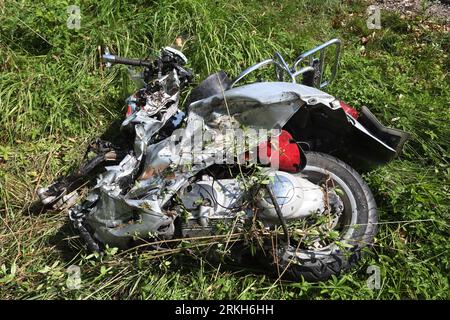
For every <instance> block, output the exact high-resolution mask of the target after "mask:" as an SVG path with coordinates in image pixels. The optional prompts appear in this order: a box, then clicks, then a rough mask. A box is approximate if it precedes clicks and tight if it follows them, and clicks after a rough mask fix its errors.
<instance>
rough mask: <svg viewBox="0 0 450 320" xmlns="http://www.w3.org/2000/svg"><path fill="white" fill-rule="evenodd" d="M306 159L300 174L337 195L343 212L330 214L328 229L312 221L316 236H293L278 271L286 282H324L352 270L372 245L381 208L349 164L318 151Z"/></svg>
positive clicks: (280, 253)
mask: <svg viewBox="0 0 450 320" xmlns="http://www.w3.org/2000/svg"><path fill="white" fill-rule="evenodd" d="M306 159H307V165H306V167H305V168H304V169H303V171H302V172H301V173H299V174H298V175H299V176H302V177H303V178H306V179H308V180H309V181H311V182H313V183H315V184H317V185H320V186H322V188H325V189H326V190H328V191H331V192H332V193H333V194H335V195H337V196H338V197H339V203H340V209H341V210H339V211H340V212H331V210H330V211H329V212H328V214H329V217H327V218H329V219H328V221H326V222H325V224H326V227H325V229H324V228H323V227H321V226H319V225H317V224H315V222H314V221H309V223H310V225H311V228H312V230H314V229H316V231H315V232H314V235H312V236H311V235H304V236H303V237H300V238H297V239H296V238H295V237H294V235H292V238H291V239H292V240H291V244H290V246H289V247H288V248H287V249H283V250H282V251H281V252H279V257H278V259H277V260H278V267H277V269H278V271H282V272H284V273H283V278H285V279H290V280H294V281H295V280H300V279H301V278H302V277H303V278H304V279H305V280H306V281H324V280H327V279H329V278H330V277H331V276H332V275H338V274H339V273H341V272H343V271H346V270H348V269H349V268H351V267H352V266H353V265H354V264H355V263H356V262H357V261H358V260H359V259H360V257H361V249H362V248H364V247H366V246H370V245H371V244H372V242H373V238H374V236H375V234H376V231H377V225H376V224H377V221H378V219H377V208H376V203H375V200H374V198H373V195H372V192H371V191H370V189H369V187H368V186H367V184H366V183H365V182H364V181H363V180H362V178H361V176H360V175H359V174H358V173H357V172H356V171H355V170H354V169H353V168H351V167H350V166H349V165H347V164H345V163H344V162H342V161H340V160H338V159H337V158H335V157H332V156H329V155H326V154H321V153H316V152H309V153H307V154H306ZM342 207H343V208H342ZM311 218H312V219H314V217H311ZM319 218H320V217H319ZM309 220H311V219H309ZM322 220H324V219H323V217H322ZM325 220H326V219H325ZM302 223H308V221H303V222H302ZM306 228H307V227H306ZM317 228H319V229H321V230H322V231H323V230H327V229H326V228H328V229H329V230H328V231H330V234H333V235H334V237H330V238H329V239H326V238H325V239H324V238H320V237H318V236H317V234H318V232H317Z"/></svg>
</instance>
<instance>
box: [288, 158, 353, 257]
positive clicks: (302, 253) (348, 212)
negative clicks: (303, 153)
mask: <svg viewBox="0 0 450 320" xmlns="http://www.w3.org/2000/svg"><path fill="white" fill-rule="evenodd" d="M295 176H297V177H302V178H306V179H308V180H309V181H311V182H313V183H315V184H318V183H319V182H321V181H323V180H324V179H325V178H331V180H332V181H333V183H334V185H335V186H338V187H339V188H341V190H342V191H343V192H344V196H341V195H339V197H340V198H341V200H342V201H343V202H344V210H343V214H342V215H341V217H339V220H338V223H337V228H341V227H342V228H343V230H340V232H341V233H342V232H343V234H340V237H339V239H342V240H346V239H350V238H351V236H352V234H353V231H354V229H355V225H356V223H357V213H358V211H357V203H356V199H355V197H354V195H353V192H352V191H351V189H350V187H349V186H348V185H347V184H346V183H345V182H344V181H343V180H342V179H341V178H340V177H339V176H337V175H336V174H335V173H333V172H330V171H328V170H325V169H323V168H320V167H317V166H312V165H306V166H305V168H304V169H303V170H302V172H301V173H298V174H296V175H295ZM291 249H292V250H294V251H293V252H289V251H292V250H291ZM295 249H296V248H292V247H291V248H290V250H288V253H291V254H295V255H296V256H297V257H299V258H300V259H310V258H311V255H312V254H314V256H315V257H316V258H317V257H318V256H320V255H323V256H326V255H329V254H330V253H332V252H334V251H336V250H339V247H338V246H337V245H336V244H335V243H334V242H332V243H330V244H328V245H327V246H324V247H321V248H318V249H315V250H312V249H301V250H298V251H295Z"/></svg>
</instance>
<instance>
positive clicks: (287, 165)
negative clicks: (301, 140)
mask: <svg viewBox="0 0 450 320" xmlns="http://www.w3.org/2000/svg"><path fill="white" fill-rule="evenodd" d="M278 141H279V146H276V145H274V144H273V143H271V142H270V141H267V142H265V143H261V144H260V145H259V150H258V156H259V160H260V161H261V162H262V163H269V164H270V163H271V162H270V159H271V158H272V153H273V152H278V154H279V169H278V170H280V171H286V172H298V171H299V168H300V165H301V157H300V148H299V147H298V145H297V143H296V142H295V141H294V140H293V138H292V136H291V134H290V133H289V132H287V131H285V130H281V133H280V135H279V137H278Z"/></svg>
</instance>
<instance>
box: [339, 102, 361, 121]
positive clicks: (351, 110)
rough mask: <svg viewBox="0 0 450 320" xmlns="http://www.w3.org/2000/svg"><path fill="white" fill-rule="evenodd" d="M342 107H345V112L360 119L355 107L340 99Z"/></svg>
mask: <svg viewBox="0 0 450 320" xmlns="http://www.w3.org/2000/svg"><path fill="white" fill-rule="evenodd" d="M340 103H341V107H342V109H344V111H345V113H346V114H348V115H350V116H352V117H353V118H354V119H358V116H359V114H358V111H357V110H356V109H355V108H352V107H350V106H349V105H348V104H346V103H345V102H343V101H340Z"/></svg>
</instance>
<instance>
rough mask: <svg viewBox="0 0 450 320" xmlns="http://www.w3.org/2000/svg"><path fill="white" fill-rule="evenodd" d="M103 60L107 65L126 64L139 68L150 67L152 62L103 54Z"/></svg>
mask: <svg viewBox="0 0 450 320" xmlns="http://www.w3.org/2000/svg"><path fill="white" fill-rule="evenodd" d="M102 58H103V60H104V61H106V62H109V63H119V64H126V65H130V66H139V67H152V66H153V62H152V61H149V60H139V59H130V58H124V57H119V56H115V55H113V54H109V53H107V54H104V55H103V56H102Z"/></svg>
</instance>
